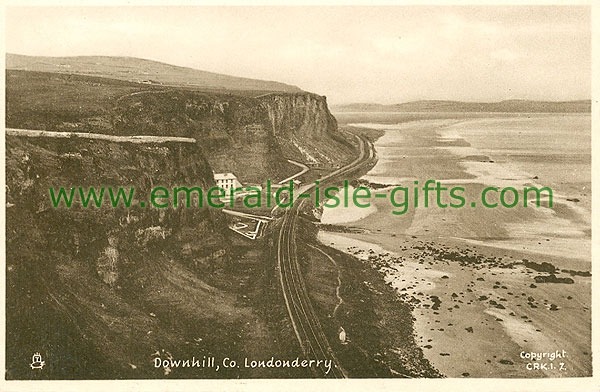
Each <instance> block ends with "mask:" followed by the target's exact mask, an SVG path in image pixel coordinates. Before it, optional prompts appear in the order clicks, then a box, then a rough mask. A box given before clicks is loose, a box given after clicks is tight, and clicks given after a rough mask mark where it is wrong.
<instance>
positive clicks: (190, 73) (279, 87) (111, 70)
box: [6, 53, 302, 92]
mask: <svg viewBox="0 0 600 392" xmlns="http://www.w3.org/2000/svg"><path fill="white" fill-rule="evenodd" d="M6 68H7V69H19V70H24V71H39V72H55V73H64V74H77V75H88V76H101V77H105V78H111V79H119V80H126V81H132V82H143V83H148V84H162V85H170V86H179V87H193V88H201V89H205V90H246V91H278V92H301V91H302V90H300V89H299V88H298V87H296V86H290V85H288V84H284V83H279V82H273V81H266V80H257V79H249V78H241V77H235V76H229V75H223V74H218V73H214V72H206V71H200V70H197V69H193V68H187V67H179V66H175V65H170V64H165V63H161V62H158V61H152V60H146V59H139V58H134V57H114V56H74V57H43V56H23V55H18V54H12V53H7V54H6Z"/></svg>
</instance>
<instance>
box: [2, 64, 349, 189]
mask: <svg viewBox="0 0 600 392" xmlns="http://www.w3.org/2000/svg"><path fill="white" fill-rule="evenodd" d="M7 126H8V127H12V128H29V129H43V130H56V131H76V132H94V133H106V134H113V135H157V136H186V137H193V138H196V139H197V140H198V142H199V146H200V148H201V149H202V152H203V154H204V156H205V157H206V158H207V160H208V162H209V164H210V165H211V167H212V168H213V169H214V171H216V172H233V173H235V174H236V175H237V176H238V177H239V178H240V179H241V180H242V182H243V183H262V182H264V181H265V180H266V179H272V180H277V179H283V178H285V177H287V176H289V175H291V174H293V173H294V172H295V171H297V168H296V167H295V166H293V165H290V164H289V163H288V162H287V159H295V160H298V161H301V162H305V163H320V164H332V165H335V164H338V163H340V162H341V161H344V160H345V159H347V158H348V157H349V156H351V155H352V151H353V150H352V148H351V146H350V145H348V143H347V142H346V141H345V140H344V139H343V138H341V136H340V134H339V133H338V131H337V123H336V120H335V118H334V117H333V116H332V115H331V113H330V112H329V109H328V107H327V102H326V100H325V98H324V97H321V96H318V95H315V94H310V93H290V94H288V93H270V94H266V95H261V96H258V97H254V96H252V95H251V94H250V96H244V95H231V94H213V93H207V92H199V91H191V90H185V89H172V88H165V87H157V86H143V85H139V84H135V83H127V82H122V81H115V80H110V79H102V78H97V77H94V78H92V77H87V76H81V75H63V74H51V73H39V72H25V71H8V73H7Z"/></svg>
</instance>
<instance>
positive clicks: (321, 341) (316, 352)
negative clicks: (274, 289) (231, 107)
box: [277, 135, 372, 378]
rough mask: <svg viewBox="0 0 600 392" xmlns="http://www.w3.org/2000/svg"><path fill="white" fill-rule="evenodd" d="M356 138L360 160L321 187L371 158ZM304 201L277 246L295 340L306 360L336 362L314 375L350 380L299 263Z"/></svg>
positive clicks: (289, 216) (286, 220) (288, 216)
mask: <svg viewBox="0 0 600 392" xmlns="http://www.w3.org/2000/svg"><path fill="white" fill-rule="evenodd" d="M354 137H356V138H357V139H358V141H359V146H360V147H359V148H360V154H359V156H358V158H356V159H355V160H354V161H353V162H352V163H350V164H348V165H346V166H344V167H342V168H340V169H338V170H336V171H334V172H332V173H330V174H329V175H327V176H325V177H322V178H321V179H320V183H321V184H322V185H324V184H325V183H326V182H333V181H335V180H336V178H338V177H339V176H340V175H343V174H345V173H347V172H349V171H351V170H354V169H356V168H358V167H360V166H361V165H363V164H364V163H366V162H367V161H368V159H369V157H371V156H372V154H371V152H369V154H368V155H367V152H366V151H365V150H366V149H367V148H368V149H369V150H370V149H371V148H372V145H371V144H370V143H369V142H368V141H366V140H364V139H362V138H360V137H359V136H356V135H354ZM314 188H315V184H314V183H313V184H307V185H304V186H302V187H301V188H300V189H299V191H298V192H297V194H296V195H294V196H296V197H294V199H295V200H294V201H296V200H297V199H298V197H299V196H300V194H302V193H311V192H313V191H314ZM305 201H306V199H305V198H303V199H302V200H301V201H300V202H299V203H296V202H294V204H293V207H291V208H290V209H288V210H287V211H286V213H285V215H284V216H283V222H282V225H281V229H280V231H279V239H278V245H277V248H278V249H277V268H278V270H279V280H280V282H281V289H282V292H283V297H284V300H285V304H286V308H287V311H288V314H289V317H290V320H291V322H292V326H293V328H294V333H295V334H296V338H297V339H298V342H299V343H300V347H301V348H302V351H303V353H304V355H305V356H306V357H307V359H317V360H319V359H320V360H325V359H328V360H332V361H333V367H332V370H331V372H329V374H325V369H323V368H322V367H319V368H318V369H317V370H315V372H316V373H317V374H319V375H322V376H324V377H327V378H345V377H347V374H346V372H345V371H344V369H343V368H342V367H341V366H340V363H339V361H338V359H337V358H336V356H335V353H334V352H333V349H332V348H331V346H330V345H329V342H328V341H327V337H326V336H325V334H324V333H323V328H322V327H321V324H320V322H319V319H318V317H317V316H316V314H315V311H314V309H313V307H312V303H311V300H310V297H309V295H308V291H307V289H306V285H305V283H304V278H303V276H302V272H301V270H300V265H299V263H298V255H297V250H296V228H297V225H296V222H297V220H298V216H299V213H300V210H301V208H302V204H303V203H304V202H305Z"/></svg>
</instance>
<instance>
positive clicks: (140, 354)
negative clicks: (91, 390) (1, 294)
mask: <svg viewBox="0 0 600 392" xmlns="http://www.w3.org/2000/svg"><path fill="white" fill-rule="evenodd" d="M6 153H7V156H6V167H7V172H6V183H7V207H6V228H7V229H6V268H7V276H6V284H7V297H6V300H7V302H6V306H7V311H6V314H7V326H8V328H7V355H8V358H10V359H11V360H10V361H7V372H8V373H7V376H8V377H9V378H30V377H32V372H31V371H30V369H29V370H28V369H27V368H26V367H23V366H21V363H22V362H23V361H22V358H23V356H24V353H28V354H27V355H31V354H30V353H31V352H41V353H42V354H43V356H44V358H45V359H46V360H47V361H48V362H47V363H48V364H49V366H48V367H47V368H46V369H44V372H45V374H44V376H43V377H45V378H46V377H49V378H73V377H78V375H79V376H83V377H91V378H93V377H94V374H95V373H94V372H98V375H100V376H104V377H113V376H115V377H116V376H118V375H123V374H129V376H133V377H135V374H140V373H139V372H145V371H148V372H151V367H150V364H151V359H152V357H151V355H152V352H154V351H155V350H160V349H161V347H169V346H171V347H176V346H178V345H182V342H181V341H179V340H178V339H180V338H177V337H176V335H174V334H173V333H172V331H171V330H172V329H173V328H177V327H176V326H174V325H169V324H168V323H164V322H160V323H159V322H158V321H157V317H159V316H160V314H161V313H163V314H167V313H168V314H178V315H179V316H178V317H177V322H181V321H184V320H186V317H190V321H189V322H191V323H196V324H195V325H196V327H197V330H198V331H201V330H203V328H206V327H207V326H209V325H210V327H211V328H218V327H217V326H218V325H223V326H229V328H230V327H231V326H232V324H233V325H235V324H237V323H238V322H239V323H240V324H241V323H242V318H244V317H248V316H249V315H248V314H247V313H248V312H247V311H243V310H239V309H237V310H236V311H235V312H234V309H235V308H236V305H235V303H236V297H235V295H232V294H231V293H228V291H227V285H224V284H222V283H220V279H221V280H225V278H219V276H226V274H225V273H224V272H223V271H222V270H223V268H225V266H226V264H227V263H228V258H229V256H228V253H229V249H228V248H227V247H226V246H225V245H224V244H226V243H227V241H226V240H225V238H226V237H225V236H226V233H225V232H223V230H225V225H223V224H222V223H221V222H220V219H221V218H220V215H218V214H216V212H215V211H211V210H209V209H206V208H180V209H173V208H164V209H157V208H141V207H133V208H129V209H126V208H123V207H120V208H112V207H110V206H108V203H106V204H105V206H104V207H102V208H95V207H90V208H85V209H84V208H82V207H77V206H73V207H72V208H66V207H59V208H54V207H53V206H52V203H51V201H50V196H49V190H48V188H49V187H50V186H52V187H59V186H65V187H69V188H70V187H72V186H82V187H87V186H96V187H97V186H101V185H104V186H115V187H117V186H123V187H135V189H136V193H135V197H134V198H135V199H137V200H147V197H148V195H149V190H150V187H152V186H158V185H162V186H165V187H167V188H172V187H173V186H176V185H180V184H182V183H183V184H196V185H198V186H200V187H208V186H211V185H212V184H213V183H212V173H211V170H210V167H209V165H208V163H207V162H206V160H205V159H204V158H203V157H202V155H201V153H200V150H199V149H198V148H197V146H196V145H195V144H181V143H167V144H160V145H157V144H148V145H141V144H130V143H114V142H107V141H99V140H86V139H84V138H72V139H52V138H29V137H17V136H8V137H7V141H6ZM74 204H77V203H74ZM232 313H233V314H236V316H235V317H231V316H230V314H232ZM194 314H195V315H196V316H189V315H194ZM207 314H209V315H210V319H207V318H206V316H205V315H207ZM194 317H197V319H194ZM237 317H240V319H239V320H238V319H237ZM167 319H168V318H167ZM163 320H164V319H163ZM244 322H245V321H244ZM49 328H50V330H49ZM233 330H236V327H234V328H233ZM205 340H206V345H205V346H203V348H202V349H201V350H200V351H204V350H206V352H204V353H205V354H207V355H208V351H211V350H214V349H215V347H217V346H218V344H219V338H216V337H215V340H213V341H211V339H210V338H208V337H205ZM74 341H75V342H76V343H73V342H74ZM217 350H218V349H217ZM196 355H197V353H196ZM86 360H89V361H93V363H86ZM128 363H130V364H131V365H133V366H130V365H128ZM133 369H137V373H136V371H135V370H133ZM144 369H146V370H144ZM148 374H150V373H148ZM33 376H35V374H34V375H33Z"/></svg>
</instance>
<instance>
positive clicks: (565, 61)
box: [5, 6, 591, 104]
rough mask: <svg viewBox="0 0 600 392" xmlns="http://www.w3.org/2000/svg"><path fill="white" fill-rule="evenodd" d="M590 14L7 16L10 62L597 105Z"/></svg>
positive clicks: (482, 10) (333, 99) (472, 10)
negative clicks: (187, 71) (93, 62)
mask: <svg viewBox="0 0 600 392" xmlns="http://www.w3.org/2000/svg"><path fill="white" fill-rule="evenodd" d="M590 17H591V15H590V8H589V7H586V6H583V7H573V6H546V7H542V6H527V7H525V6H512V7H505V6H481V7H474V6H471V7H450V6H445V7H441V6H438V7H420V6H395V7H394V6H393V7H357V6H354V7H339V6H337V7H118V8H117V7H113V8H106V7H104V8H102V7H54V8H48V7H9V8H8V9H7V13H6V35H5V36H6V50H7V52H10V53H18V54H26V55H40V56H76V55H108V56H132V57H141V58H147V59H152V60H158V61H163V62H166V63H170V64H175V65H181V66H187V67H192V68H197V69H201V70H205V71H211V72H218V73H224V74H229V75H234V76H244V77H249V78H256V79H265V80H276V81H280V82H284V83H288V84H293V85H296V86H298V87H300V88H302V89H304V90H307V91H311V92H315V93H318V94H321V95H326V96H327V98H328V101H329V103H334V104H341V103H351V102H377V103H384V104H391V103H401V102H407V101H412V100H419V99H449V100H462V101H486V102H490V101H500V100H503V99H536V100H572V99H590V97H591V26H590V23H591V21H590Z"/></svg>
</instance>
